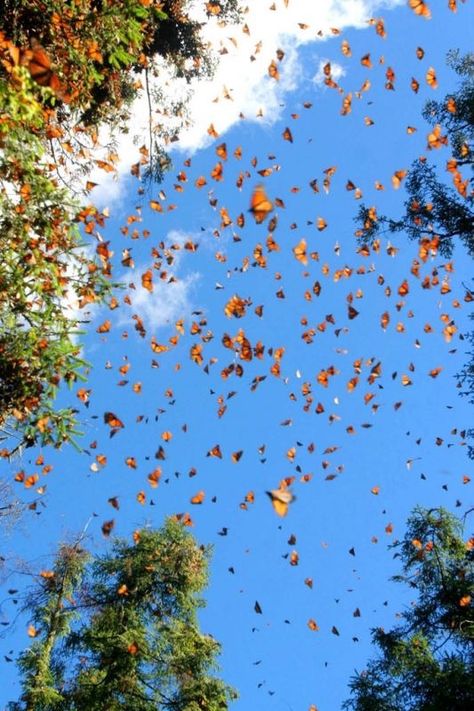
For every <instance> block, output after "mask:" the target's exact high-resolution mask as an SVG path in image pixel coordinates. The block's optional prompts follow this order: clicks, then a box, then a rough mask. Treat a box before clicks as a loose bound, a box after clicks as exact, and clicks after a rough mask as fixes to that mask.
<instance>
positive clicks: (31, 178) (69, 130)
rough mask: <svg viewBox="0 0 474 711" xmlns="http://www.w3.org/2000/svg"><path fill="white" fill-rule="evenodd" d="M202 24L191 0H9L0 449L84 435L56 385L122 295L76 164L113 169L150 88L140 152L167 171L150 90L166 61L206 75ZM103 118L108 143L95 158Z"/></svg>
mask: <svg viewBox="0 0 474 711" xmlns="http://www.w3.org/2000/svg"><path fill="white" fill-rule="evenodd" d="M205 8H206V13H207V17H208V18H209V17H213V16H218V17H219V19H222V21H225V20H226V19H234V20H235V19H237V18H238V9H237V2H236V0H225V2H209V3H207V4H206V6H205ZM200 29H201V25H200V23H199V22H198V21H197V20H195V19H192V18H190V16H189V15H188V11H187V4H186V2H184V0H173V1H171V0H170V1H168V0H167V1H166V2H157V1H155V0H127V1H126V2H120V3H117V2H112V0H80V1H79V2H71V3H69V2H68V3H64V2H59V1H58V0H27V1H26V2H23V0H7V1H6V2H5V3H4V4H3V8H2V10H1V11H0V100H1V104H2V111H1V114H0V231H1V234H2V263H1V266H0V316H1V326H0V356H1V357H0V426H1V427H2V428H3V430H4V432H7V433H9V434H11V435H12V442H13V444H12V445H11V446H9V447H6V448H5V449H4V450H3V454H4V456H10V455H11V454H12V453H13V452H15V451H17V450H18V449H21V448H22V447H23V446H24V445H31V444H33V443H34V442H36V441H38V442H40V443H43V444H52V445H54V446H56V447H59V446H60V445H61V444H62V443H63V442H66V441H73V442H74V441H75V439H76V438H77V435H78V432H79V430H78V425H77V422H76V417H75V413H74V412H73V410H72V409H71V408H68V409H60V408H59V409H58V408H57V406H56V405H55V403H54V401H55V396H56V393H57V390H58V387H59V386H60V385H61V384H63V383H66V384H69V385H72V384H73V383H75V382H77V381H78V380H79V381H80V380H81V379H84V369H85V366H86V365H87V364H86V363H85V361H84V359H83V358H82V355H81V342H80V331H81V327H82V326H81V325H82V324H83V323H84V322H87V321H88V320H89V319H88V314H87V308H88V307H90V306H91V305H92V306H94V305H98V304H104V303H108V304H109V305H110V307H111V308H114V305H116V303H117V302H116V299H114V298H113V297H112V287H113V284H112V281H111V262H110V252H109V250H108V249H107V245H106V244H104V243H103V241H101V237H100V234H99V232H98V229H99V228H102V227H103V226H104V223H105V221H106V219H107V217H108V214H107V213H106V212H105V211H100V210H98V209H97V208H96V207H95V206H94V205H92V204H90V203H88V202H86V201H85V198H84V196H83V195H80V194H79V193H78V192H77V189H78V182H77V181H78V176H80V175H88V174H89V173H90V172H91V170H92V169H93V168H94V167H96V168H97V167H99V168H100V169H102V170H104V171H107V172H110V171H112V172H114V171H115V166H116V163H117V161H118V159H119V156H118V155H117V153H116V152H115V151H114V147H113V146H114V135H115V136H116V135H117V132H120V131H123V130H128V128H127V120H128V118H129V111H130V107H131V104H132V102H133V100H134V99H135V98H136V97H137V96H138V95H139V93H140V91H144V90H145V89H146V91H147V93H148V97H149V102H150V116H149V120H150V126H149V145H148V146H143V149H142V151H141V163H142V165H143V166H144V167H145V168H146V171H147V173H148V175H149V176H151V177H157V178H160V177H161V175H162V172H163V168H164V166H166V165H168V160H167V159H166V158H165V157H164V152H163V144H164V138H165V137H164V136H163V135H158V134H157V129H156V128H154V127H153V126H152V117H151V107H152V102H153V101H156V100H157V97H158V101H160V100H162V101H163V100H164V99H163V92H161V93H160V92H158V91H157V90H156V86H157V87H159V84H160V77H159V73H160V66H161V65H159V61H160V62H165V64H166V65H167V66H169V67H171V68H172V69H173V71H174V72H175V74H176V75H177V76H180V77H184V78H185V79H186V81H190V80H191V79H193V78H199V77H201V76H204V75H209V74H210V73H211V72H212V58H211V53H210V51H209V49H208V48H207V47H206V46H205V45H204V43H203V41H202V39H201V36H200ZM142 77H144V78H143V79H142ZM152 80H153V81H154V84H155V91H154V90H153V89H152V86H151V84H152ZM152 93H153V97H152V96H151V94H152ZM155 108H156V107H155ZM104 124H108V125H109V127H110V130H109V140H110V145H109V146H108V147H107V146H105V147H103V148H105V155H103V156H101V154H100V152H99V149H100V144H99V140H98V131H99V128H100V127H101V126H102V127H103V126H104ZM86 187H87V184H86Z"/></svg>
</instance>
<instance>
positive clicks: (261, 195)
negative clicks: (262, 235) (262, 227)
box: [250, 185, 273, 225]
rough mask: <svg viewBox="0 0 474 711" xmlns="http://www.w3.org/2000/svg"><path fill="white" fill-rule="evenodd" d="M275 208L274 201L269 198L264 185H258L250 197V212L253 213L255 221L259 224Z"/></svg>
mask: <svg viewBox="0 0 474 711" xmlns="http://www.w3.org/2000/svg"><path fill="white" fill-rule="evenodd" d="M272 210H273V203H272V202H271V200H269V199H268V196H267V194H266V192H265V188H264V187H263V185H257V187H256V188H255V190H254V191H253V193H252V197H251V199H250V212H252V213H253V216H254V218H255V222H256V223H257V224H258V225H259V224H260V223H261V222H263V221H264V219H265V218H266V216H267V215H268V214H269V213H270V212H271V211H272Z"/></svg>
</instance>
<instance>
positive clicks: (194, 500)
mask: <svg viewBox="0 0 474 711" xmlns="http://www.w3.org/2000/svg"><path fill="white" fill-rule="evenodd" d="M205 496H206V494H205V493H204V491H198V493H197V494H196V495H195V496H192V497H191V498H190V502H191V504H195V505H199V504H202V503H203V501H204V498H205Z"/></svg>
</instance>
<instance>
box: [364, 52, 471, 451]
mask: <svg viewBox="0 0 474 711" xmlns="http://www.w3.org/2000/svg"><path fill="white" fill-rule="evenodd" d="M448 65H449V66H450V67H451V68H452V69H453V70H454V71H455V72H456V74H457V75H458V77H460V80H461V81H460V83H459V86H458V89H457V90H456V91H454V92H452V93H450V94H448V95H447V96H446V97H445V98H444V99H443V100H442V101H429V102H428V103H427V104H426V106H425V109H424V111H423V116H424V118H425V119H426V121H428V122H429V123H430V124H431V126H432V127H433V130H435V127H439V128H440V142H439V144H438V143H437V142H436V141H434V143H433V150H432V151H431V156H430V157H431V158H432V159H433V160H432V161H431V162H430V160H429V159H428V157H426V156H424V157H422V158H420V159H418V160H416V161H415V162H414V163H413V164H412V166H411V168H410V170H409V173H408V177H407V181H406V192H407V195H408V199H407V200H406V202H405V212H404V214H403V215H402V216H401V217H399V218H397V219H394V218H390V217H387V216H386V215H377V214H376V213H375V211H374V208H369V207H367V206H366V205H361V206H360V207H359V211H358V214H357V216H356V218H355V221H356V223H357V225H358V229H357V231H356V235H357V237H358V238H359V239H360V241H361V242H362V243H363V244H370V243H371V242H373V240H375V239H376V238H377V237H378V236H380V235H381V234H386V233H389V234H397V233H404V234H407V235H408V237H409V238H410V239H413V240H417V241H419V242H420V243H421V242H423V241H426V242H428V243H429V242H430V241H431V240H433V239H435V240H436V241H437V248H438V250H439V252H440V254H442V255H443V256H444V257H447V258H449V257H451V255H452V253H453V250H454V246H455V244H457V243H462V244H463V245H464V247H465V249H466V251H467V253H468V255H469V256H470V257H474V178H473V170H474V148H473V143H474V53H469V54H467V55H465V56H460V55H459V52H456V51H453V52H450V53H449V54H448ZM444 144H446V145H448V146H450V148H451V158H450V160H449V161H448V163H447V164H445V163H443V165H442V167H440V165H439V162H436V158H437V155H438V153H437V150H436V148H439V147H440V146H442V145H444ZM447 176H450V180H449V182H448V180H447ZM450 183H451V184H450ZM467 293H468V297H467V298H468V299H472V297H473V292H472V289H470V288H467ZM465 338H466V339H467V340H468V341H469V343H470V344H471V345H472V344H473V342H474V331H471V332H470V333H468V334H466V336H465ZM467 355H468V357H469V360H468V362H467V363H466V365H465V366H464V368H463V369H462V371H461V372H460V373H459V374H458V381H459V384H460V388H461V389H462V390H461V394H462V395H465V396H467V397H468V398H469V401H470V402H471V403H472V402H474V354H473V352H472V350H471V352H468V354H467ZM473 438H474V429H469V430H468V439H469V440H471V441H472V439H473ZM468 455H469V457H470V458H471V459H474V446H472V445H468Z"/></svg>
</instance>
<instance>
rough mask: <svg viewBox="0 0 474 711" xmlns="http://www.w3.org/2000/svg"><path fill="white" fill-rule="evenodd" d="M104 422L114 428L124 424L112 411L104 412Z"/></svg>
mask: <svg viewBox="0 0 474 711" xmlns="http://www.w3.org/2000/svg"><path fill="white" fill-rule="evenodd" d="M104 422H105V424H106V425H109V426H110V427H112V428H114V429H117V428H119V427H123V426H124V424H123V422H122V420H121V419H120V418H119V417H117V415H114V413H113V412H104Z"/></svg>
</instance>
